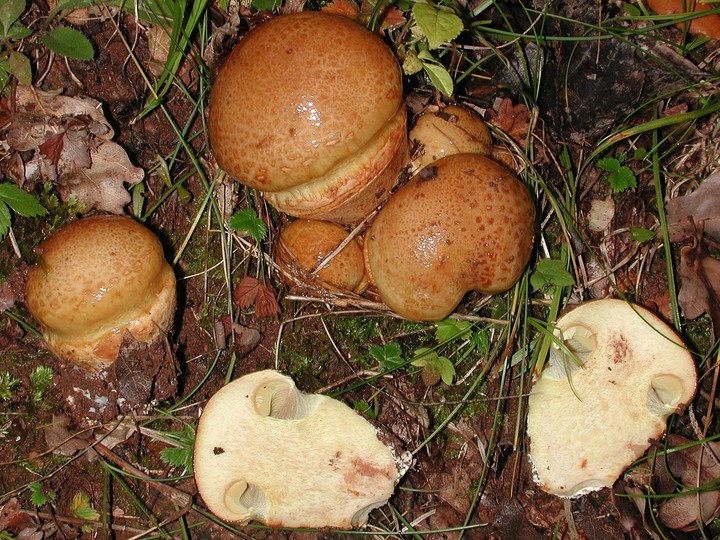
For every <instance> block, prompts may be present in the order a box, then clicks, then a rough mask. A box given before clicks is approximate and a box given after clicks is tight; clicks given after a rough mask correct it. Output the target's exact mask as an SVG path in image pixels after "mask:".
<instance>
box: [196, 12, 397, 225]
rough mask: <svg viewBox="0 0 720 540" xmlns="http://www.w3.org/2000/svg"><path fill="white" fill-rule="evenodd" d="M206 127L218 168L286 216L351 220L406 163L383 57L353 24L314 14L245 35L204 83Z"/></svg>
mask: <svg viewBox="0 0 720 540" xmlns="http://www.w3.org/2000/svg"><path fill="white" fill-rule="evenodd" d="M279 77H281V78H282V84H279V83H278V78H279ZM208 127H209V135H210V142H211V145H212V147H213V151H214V154H215V157H216V159H217V161H218V164H219V165H220V167H221V168H222V169H223V170H225V171H226V172H227V173H228V174H230V175H231V176H233V177H234V178H235V179H237V180H238V181H239V182H241V183H242V184H245V185H247V186H250V187H252V188H255V189H258V190H260V191H261V192H262V193H263V194H264V196H265V198H266V199H267V200H268V202H270V203H271V204H272V205H273V206H275V207H276V208H277V209H278V210H281V211H283V212H286V213H287V214H290V215H292V216H298V217H308V218H315V219H324V220H331V221H336V222H339V223H355V222H359V221H361V220H362V219H363V218H365V216H366V215H367V214H368V213H370V212H371V211H372V210H373V209H374V208H375V207H377V206H378V205H379V204H380V203H382V202H383V201H384V200H385V199H386V198H387V196H388V195H389V194H390V190H391V188H392V187H393V186H394V184H395V183H396V182H397V179H398V176H399V173H400V171H401V169H402V168H403V167H404V166H405V163H406V161H407V146H408V143H407V125H406V111H405V103H404V101H403V93H402V74H401V71H400V67H399V65H398V63H397V61H396V59H395V56H394V54H393V52H392V51H391V50H390V48H389V47H387V45H385V43H384V42H383V41H382V40H381V39H380V38H379V37H378V36H376V35H374V34H373V33H372V32H370V31H369V30H367V29H366V28H363V27H362V26H360V25H359V24H357V23H356V22H354V21H352V20H350V19H348V18H346V17H341V16H338V15H331V14H328V13H323V12H301V13H296V14H292V15H281V16H278V17H275V18H273V19H271V20H270V21H268V22H266V23H264V24H261V25H260V26H258V27H256V28H255V29H253V30H252V31H250V32H249V33H248V34H247V35H246V36H245V37H244V38H243V40H242V41H241V42H240V43H239V44H238V45H237V46H236V47H235V48H234V49H233V51H232V52H231V53H230V56H229V57H228V58H227V60H226V62H225V63H224V64H223V66H222V68H221V70H220V72H219V73H218V76H217V79H216V80H215V82H214V84H213V88H212V92H211V94H210V113H209V119H208Z"/></svg>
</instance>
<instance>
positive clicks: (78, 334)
mask: <svg viewBox="0 0 720 540" xmlns="http://www.w3.org/2000/svg"><path fill="white" fill-rule="evenodd" d="M36 252H37V254H38V256H39V259H40V260H39V262H38V264H36V265H35V266H33V267H32V268H31V269H30V271H29V272H28V277H27V281H26V290H25V303H26V305H27V307H28V310H29V311H30V313H31V314H32V315H33V317H35V319H36V320H37V321H38V322H39V323H40V326H41V328H42V332H43V337H44V338H45V341H46V342H47V345H48V348H49V349H50V350H51V351H52V352H53V353H54V354H56V355H57V356H59V357H60V358H63V359H64V360H67V361H69V362H72V363H74V364H77V365H78V366H81V367H83V368H85V369H88V370H91V371H97V370H99V369H102V368H103V367H106V366H108V365H110V364H112V363H113V362H114V361H115V359H116V358H117V355H118V351H119V349H120V345H121V343H122V340H123V337H124V335H125V333H126V332H129V333H130V334H132V336H133V338H134V339H136V340H137V341H139V342H142V343H150V342H152V341H154V340H155V339H156V338H159V337H160V336H163V335H164V334H165V333H166V332H167V331H168V330H169V328H170V326H171V324H172V321H173V316H174V312H175V297H176V291H175V274H174V273H173V270H172V268H171V267H170V265H169V264H168V263H167V261H166V260H165V257H164V255H163V248H162V245H161V244H160V241H159V240H158V238H157V237H156V236H155V235H154V234H153V233H152V232H151V231H150V230H149V229H147V228H146V227H144V226H142V225H140V224H139V223H137V222H136V221H135V220H133V219H132V218H129V217H125V216H116V215H112V216H111V215H103V216H94V217H89V218H85V219H80V220H77V221H74V222H72V223H70V224H69V225H67V226H66V227H64V228H62V229H60V230H58V231H57V232H56V233H55V234H53V235H52V236H50V237H49V238H48V239H47V240H45V241H44V242H42V243H41V244H40V245H39V246H38V247H37V248H36Z"/></svg>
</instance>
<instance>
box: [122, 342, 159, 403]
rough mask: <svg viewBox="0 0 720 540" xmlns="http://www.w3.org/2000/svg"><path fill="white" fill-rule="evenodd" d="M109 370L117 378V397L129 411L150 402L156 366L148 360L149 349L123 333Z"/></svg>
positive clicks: (156, 370)
mask: <svg viewBox="0 0 720 540" xmlns="http://www.w3.org/2000/svg"><path fill="white" fill-rule="evenodd" d="M111 369H112V370H113V371H114V372H115V377H116V378H117V389H118V395H119V396H120V397H122V398H124V399H125V400H126V402H127V405H128V407H130V409H132V408H134V407H135V406H137V405H143V404H145V403H148V402H149V401H150V396H152V388H153V381H154V379H155V375H156V374H157V372H158V364H157V363H156V362H153V361H152V359H151V358H149V347H148V345H147V344H145V343H139V342H138V341H137V340H136V339H135V338H134V337H133V336H132V334H130V333H129V332H126V333H125V336H124V337H123V341H122V344H121V345H120V352H119V353H118V357H117V359H116V360H115V363H114V364H113V365H112V367H111Z"/></svg>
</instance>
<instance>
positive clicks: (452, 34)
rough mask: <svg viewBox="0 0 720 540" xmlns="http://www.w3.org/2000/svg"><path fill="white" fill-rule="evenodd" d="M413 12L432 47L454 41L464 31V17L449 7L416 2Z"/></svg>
mask: <svg viewBox="0 0 720 540" xmlns="http://www.w3.org/2000/svg"><path fill="white" fill-rule="evenodd" d="M412 12H413V15H414V16H415V21H416V22H417V24H418V26H419V27H420V30H422V33H423V34H425V37H426V38H427V41H428V45H429V47H430V48H431V49H437V48H438V47H439V46H440V45H442V44H443V43H445V42H447V41H452V40H453V39H455V38H456V37H458V36H459V35H460V32H462V29H463V22H462V19H461V18H460V17H458V16H457V15H455V13H454V12H453V11H452V10H450V9H448V8H443V7H440V6H435V5H431V4H423V3H416V4H415V5H414V6H413V9H412Z"/></svg>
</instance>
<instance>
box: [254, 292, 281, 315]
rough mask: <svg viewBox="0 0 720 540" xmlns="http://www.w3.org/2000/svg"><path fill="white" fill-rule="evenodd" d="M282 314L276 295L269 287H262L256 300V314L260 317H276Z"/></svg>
mask: <svg viewBox="0 0 720 540" xmlns="http://www.w3.org/2000/svg"><path fill="white" fill-rule="evenodd" d="M278 313H280V305H279V304H278V301H277V299H276V298H275V293H274V292H273V291H272V289H271V288H270V287H268V286H267V285H264V284H263V285H261V286H260V290H259V291H258V294H257V298H256V299H255V314H256V315H257V316H258V317H274V316H275V315H277V314H278Z"/></svg>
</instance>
